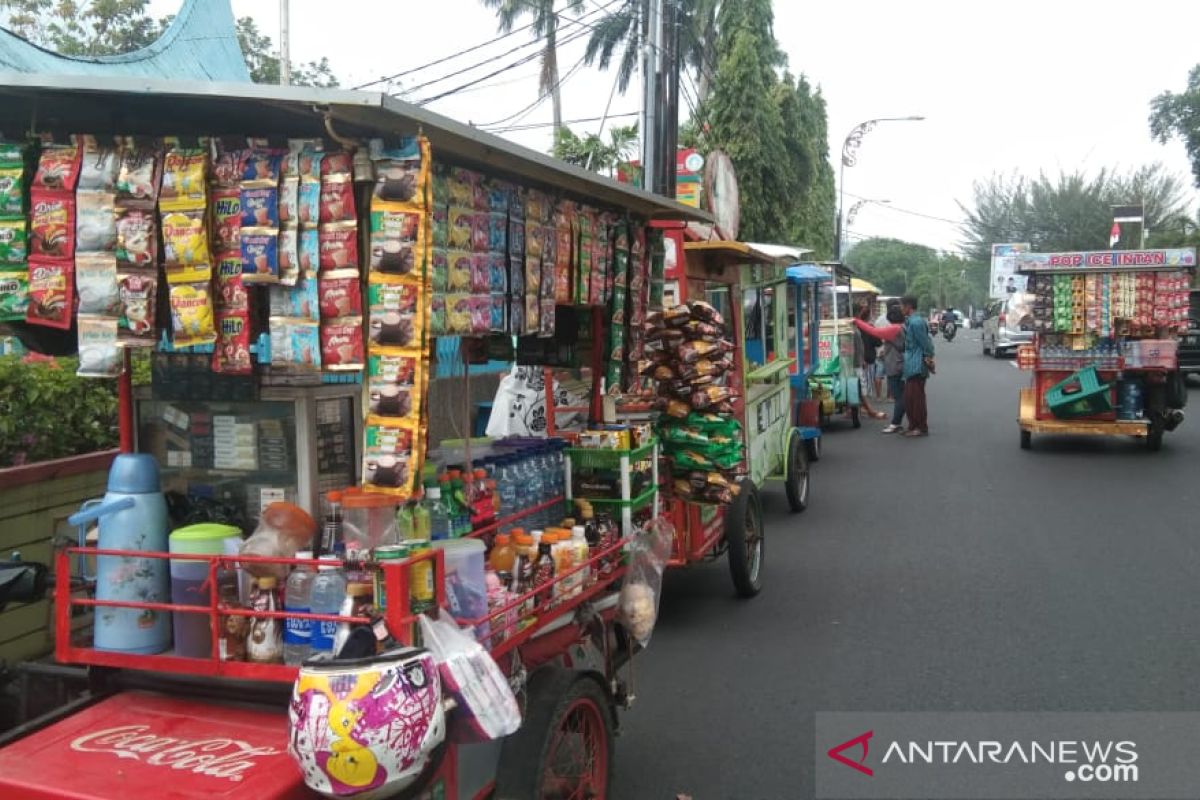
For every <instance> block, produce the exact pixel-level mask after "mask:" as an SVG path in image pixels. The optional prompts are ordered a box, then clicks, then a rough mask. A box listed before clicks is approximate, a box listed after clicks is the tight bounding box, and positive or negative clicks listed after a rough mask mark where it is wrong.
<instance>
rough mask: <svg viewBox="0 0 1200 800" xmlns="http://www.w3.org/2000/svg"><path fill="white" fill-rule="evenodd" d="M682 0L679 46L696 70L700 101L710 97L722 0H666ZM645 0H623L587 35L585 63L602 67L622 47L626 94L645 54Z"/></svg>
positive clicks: (621, 81)
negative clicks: (643, 53)
mask: <svg viewBox="0 0 1200 800" xmlns="http://www.w3.org/2000/svg"><path fill="white" fill-rule="evenodd" d="M666 2H668V3H671V2H677V3H679V16H680V23H681V24H682V26H683V29H682V31H681V41H680V48H681V49H682V53H683V63H684V65H685V66H686V67H687V68H688V69H691V70H694V71H695V77H696V85H697V86H698V87H699V92H700V98H699V99H700V102H704V99H705V98H706V97H708V93H709V89H710V88H711V86H712V73H713V70H714V69H715V58H716V57H715V55H714V51H713V47H714V43H715V41H716V33H717V11H718V9H719V8H720V4H721V2H720V0H666ZM644 5H645V2H644V0H624V2H623V3H622V4H621V6H620V7H619V8H617V9H616V10H615V11H612V12H610V13H609V14H608V15H606V16H605V17H604V19H602V20H600V21H599V22H597V23H596V25H595V26H594V27H593V29H592V35H591V37H590V38H589V39H588V46H587V51H586V52H585V53H584V63H586V64H587V65H588V66H591V65H592V64H593V63H595V64H597V66H599V67H600V69H608V68H609V67H610V66H612V63H613V57H614V55H616V53H617V50H618V48H620V56H619V58H618V60H617V89H618V91H620V92H621V94H624V93H625V92H626V90H627V89H628V88H629V83H630V81H632V79H633V76H634V74H635V73H636V72H637V71H638V62H639V60H640V59H641V56H642V43H643V41H644V40H645V35H646V21H645V19H643V14H642V9H643V7H644Z"/></svg>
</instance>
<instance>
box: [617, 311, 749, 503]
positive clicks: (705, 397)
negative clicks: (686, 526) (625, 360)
mask: <svg viewBox="0 0 1200 800" xmlns="http://www.w3.org/2000/svg"><path fill="white" fill-rule="evenodd" d="M645 338H646V345H645V351H646V359H645V360H643V362H641V373H642V374H643V375H644V376H646V377H649V378H652V379H653V380H655V381H656V382H657V386H658V395H659V399H658V401H657V405H658V407H659V409H660V410H661V411H662V412H663V414H662V416H661V417H660V420H659V423H658V433H659V437H660V438H661V440H662V446H663V452H664V454H665V455H666V457H667V461H668V463H669V464H670V466H671V472H672V477H673V481H672V484H671V486H672V489H673V490H674V492H675V494H676V495H678V496H679V497H681V498H684V499H686V500H691V501H694V502H702V503H717V504H726V503H730V502H732V501H733V498H734V497H735V496H736V495H737V493H738V488H739V487H738V480H739V479H740V477H741V475H742V474H743V469H742V466H743V462H744V460H745V451H744V445H743V442H742V430H741V426H740V425H739V423H738V422H737V420H736V419H734V411H735V409H734V405H733V404H734V401H735V400H736V399H737V397H738V393H737V392H736V391H735V390H734V389H733V388H732V387H730V386H728V385H727V381H726V376H727V373H728V372H729V371H730V370H731V369H732V368H733V345H732V344H731V343H730V341H729V339H728V338H726V335H725V322H724V320H723V319H722V318H721V315H720V314H719V313H718V312H717V310H716V309H715V308H713V307H712V306H711V305H709V304H708V303H705V302H702V301H692V302H689V303H688V304H686V305H680V306H676V307H674V308H670V309H667V310H666V311H662V312H655V313H653V314H651V315H650V316H649V317H648V318H647V320H646V324H645Z"/></svg>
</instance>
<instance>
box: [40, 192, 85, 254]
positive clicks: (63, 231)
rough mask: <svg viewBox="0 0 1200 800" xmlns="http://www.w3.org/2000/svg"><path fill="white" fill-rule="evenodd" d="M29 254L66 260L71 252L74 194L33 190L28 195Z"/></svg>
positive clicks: (73, 231)
mask: <svg viewBox="0 0 1200 800" xmlns="http://www.w3.org/2000/svg"><path fill="white" fill-rule="evenodd" d="M29 254H30V255H31V256H33V257H37V258H62V259H70V258H72V257H73V256H74V255H75V197H74V196H73V195H64V194H63V193H61V192H47V191H45V190H38V191H34V192H33V193H32V195H31V196H30V214H29Z"/></svg>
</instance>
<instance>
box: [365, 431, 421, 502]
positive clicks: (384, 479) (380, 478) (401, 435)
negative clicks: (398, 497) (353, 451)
mask: <svg viewBox="0 0 1200 800" xmlns="http://www.w3.org/2000/svg"><path fill="white" fill-rule="evenodd" d="M398 423H399V421H398V420H394V419H390V418H386V417H374V416H368V417H367V426H366V431H365V437H364V441H365V443H366V447H365V448H364V451H363V482H364V483H366V484H367V486H368V487H372V486H374V487H379V488H381V489H400V488H403V487H406V486H407V485H408V483H409V478H410V477H411V475H410V472H409V467H410V459H411V458H412V449H413V445H414V443H415V440H416V436H415V435H414V432H413V429H412V427H411V425H406V424H403V423H399V424H398Z"/></svg>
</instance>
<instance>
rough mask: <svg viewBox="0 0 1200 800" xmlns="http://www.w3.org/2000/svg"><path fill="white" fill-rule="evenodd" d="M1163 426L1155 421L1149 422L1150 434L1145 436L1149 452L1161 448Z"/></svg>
mask: <svg viewBox="0 0 1200 800" xmlns="http://www.w3.org/2000/svg"><path fill="white" fill-rule="evenodd" d="M1162 442H1163V428H1162V425H1159V424H1158V423H1157V422H1152V423H1150V435H1149V436H1147V437H1146V449H1147V450H1149V451H1150V452H1151V453H1157V452H1158V451H1159V450H1162Z"/></svg>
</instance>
